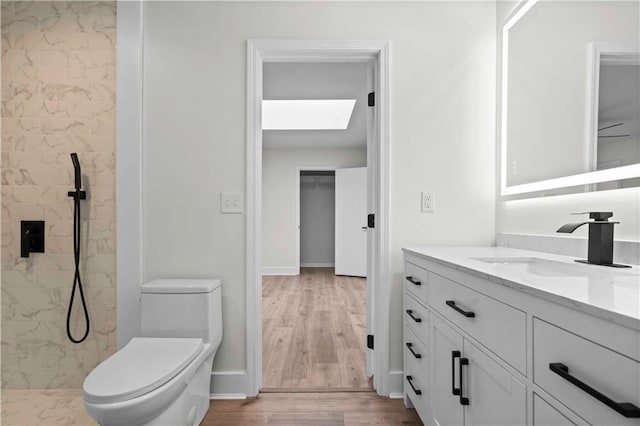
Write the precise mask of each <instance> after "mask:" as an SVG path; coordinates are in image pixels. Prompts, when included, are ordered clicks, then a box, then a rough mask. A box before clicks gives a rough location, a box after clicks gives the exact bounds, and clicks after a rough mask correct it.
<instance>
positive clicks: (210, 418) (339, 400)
mask: <svg viewBox="0 0 640 426" xmlns="http://www.w3.org/2000/svg"><path fill="white" fill-rule="evenodd" d="M421 424H422V423H421V422H420V418H419V417H418V415H417V414H416V411H415V410H414V409H407V408H404V405H403V403H402V400H400V399H388V398H382V397H379V396H377V395H376V394H375V393H374V392H332V393H264V394H260V395H259V396H258V397H257V398H250V399H247V400H226V401H224V400H215V401H211V405H210V407H209V412H208V413H207V415H206V417H205V418H204V420H203V421H202V423H201V426H231V425H233V426H240V425H255V426H263V425H268V426H284V425H291V426H293V425H322V426H334V425H335V426H342V425H344V426H352V425H353V426H355V425H389V426H391V425H407V426H408V425H421Z"/></svg>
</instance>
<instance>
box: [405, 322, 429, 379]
mask: <svg viewBox="0 0 640 426" xmlns="http://www.w3.org/2000/svg"><path fill="white" fill-rule="evenodd" d="M404 330H405V331H404V363H405V364H404V365H405V366H406V367H405V368H406V369H407V371H409V370H411V371H412V372H413V373H414V374H416V375H420V376H422V377H423V379H424V382H425V383H428V374H427V373H428V371H429V357H428V354H429V352H428V351H427V346H426V345H425V344H424V342H422V341H421V340H420V339H418V337H417V336H416V334H415V333H414V332H413V331H412V330H411V329H410V328H405V329H404Z"/></svg>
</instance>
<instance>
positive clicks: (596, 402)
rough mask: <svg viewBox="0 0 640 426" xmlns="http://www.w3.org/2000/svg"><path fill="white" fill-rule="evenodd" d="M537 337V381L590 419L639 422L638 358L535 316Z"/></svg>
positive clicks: (535, 333)
mask: <svg viewBox="0 0 640 426" xmlns="http://www.w3.org/2000/svg"><path fill="white" fill-rule="evenodd" d="M533 339H534V351H533V363H534V364H533V372H534V382H535V383H536V384H537V385H539V386H540V387H542V388H544V389H545V390H547V391H548V392H549V393H550V394H551V395H553V396H554V397H555V398H556V399H558V400H559V401H560V402H562V403H563V404H565V405H566V406H567V407H569V408H570V409H571V410H572V411H574V412H575V413H579V414H580V416H581V417H583V418H584V419H585V420H586V421H587V422H589V423H592V424H599V425H636V426H637V425H640V418H639V417H640V408H639V407H640V363H638V362H637V361H634V360H631V359H630V358H627V357H625V356H623V355H620V354H618V353H617V352H613V351H612V350H610V349H607V348H605V347H604V346H600V345H598V344H596V343H594V342H592V341H590V340H587V339H584V338H582V337H580V336H577V335H575V334H573V333H570V332H568V331H565V330H563V329H561V328H558V327H556V326H554V325H551V324H549V323H547V322H545V321H542V320H540V319H537V318H535V319H534V323H533ZM603 399H608V403H607V402H605V401H603ZM621 403H626V404H624V405H621ZM631 404H633V405H631ZM634 407H635V409H634ZM618 411H625V413H626V415H625V414H623V413H620V412H618ZM630 416H631V417H630ZM633 416H635V417H633Z"/></svg>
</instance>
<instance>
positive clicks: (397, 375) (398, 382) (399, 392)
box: [388, 371, 404, 399]
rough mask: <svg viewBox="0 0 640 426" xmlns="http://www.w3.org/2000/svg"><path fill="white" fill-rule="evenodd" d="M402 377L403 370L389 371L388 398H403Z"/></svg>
mask: <svg viewBox="0 0 640 426" xmlns="http://www.w3.org/2000/svg"><path fill="white" fill-rule="evenodd" d="M403 379H404V371H389V382H388V385H389V398H391V399H401V398H404V386H403V383H402V380H403Z"/></svg>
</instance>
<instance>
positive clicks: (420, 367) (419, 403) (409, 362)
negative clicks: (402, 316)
mask: <svg viewBox="0 0 640 426" xmlns="http://www.w3.org/2000/svg"><path fill="white" fill-rule="evenodd" d="M405 333H406V334H405V347H404V370H405V377H404V391H405V393H406V394H407V395H408V396H409V399H411V402H412V403H413V406H414V408H415V409H416V411H417V412H418V414H419V415H420V418H422V419H426V418H427V417H426V416H427V414H428V409H427V404H428V389H427V384H428V383H429V370H428V365H429V359H428V356H427V354H428V353H427V349H426V347H425V345H424V344H423V343H422V342H421V341H420V339H418V338H417V337H416V336H415V334H414V333H413V332H412V331H411V330H410V329H408V328H405ZM407 343H410V344H411V345H412V347H411V348H412V350H413V352H415V354H416V355H419V356H420V357H419V358H416V356H415V355H414V354H413V353H411V350H409V348H408V347H407V346H406V344H407ZM409 378H410V380H409ZM412 385H413V387H412Z"/></svg>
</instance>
